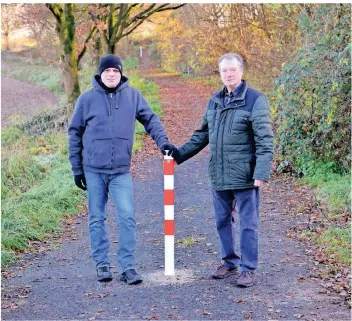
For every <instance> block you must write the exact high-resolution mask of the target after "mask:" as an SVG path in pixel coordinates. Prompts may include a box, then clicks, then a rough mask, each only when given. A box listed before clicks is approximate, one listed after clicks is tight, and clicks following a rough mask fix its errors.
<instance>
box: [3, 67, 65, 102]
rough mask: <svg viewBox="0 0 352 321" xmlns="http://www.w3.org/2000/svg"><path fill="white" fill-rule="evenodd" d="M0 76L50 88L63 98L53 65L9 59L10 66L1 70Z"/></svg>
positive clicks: (57, 72)
mask: <svg viewBox="0 0 352 321" xmlns="http://www.w3.org/2000/svg"><path fill="white" fill-rule="evenodd" d="M1 74H2V76H4V77H8V78H13V79H17V80H20V81H24V82H27V83H30V84H33V85H37V86H40V87H42V88H44V89H47V90H50V91H52V92H53V93H55V94H56V95H57V96H59V97H60V98H61V99H63V98H64V95H65V89H64V84H63V82H62V81H61V74H60V72H59V69H58V68H57V67H54V66H51V67H50V66H43V65H42V64H41V63H40V62H36V63H29V62H28V61H25V62H24V63H20V62H14V61H11V68H6V69H3V70H2V71H1Z"/></svg>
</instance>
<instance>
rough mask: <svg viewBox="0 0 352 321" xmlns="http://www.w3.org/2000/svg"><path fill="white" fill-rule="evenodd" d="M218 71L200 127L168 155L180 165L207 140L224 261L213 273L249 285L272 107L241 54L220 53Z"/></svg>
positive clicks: (269, 146)
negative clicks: (218, 86) (251, 82)
mask: <svg viewBox="0 0 352 321" xmlns="http://www.w3.org/2000/svg"><path fill="white" fill-rule="evenodd" d="M219 70H220V76H221V80H222V81H223V83H224V85H225V86H224V88H223V89H222V90H221V91H219V92H217V93H216V94H215V95H213V96H212V97H211V99H210V101H209V103H208V107H207V110H206V112H205V115H204V117H203V121H202V123H201V125H200V127H199V128H198V129H197V130H196V131H195V132H194V133H193V135H192V137H191V138H190V139H189V140H188V141H187V142H186V143H185V144H184V145H183V146H181V147H180V148H173V155H172V156H173V157H174V159H175V160H176V162H177V164H181V163H182V162H184V161H186V160H187V159H189V158H191V157H193V156H194V155H196V154H197V153H199V152H200V151H201V150H202V149H203V148H204V147H205V146H207V145H208V143H210V159H209V177H210V181H211V187H212V194H213V203H214V210H215V221H216V227H217V231H218V234H219V238H220V243H221V258H222V260H223V264H222V265H220V266H219V267H218V268H217V269H216V271H215V272H214V273H213V274H212V276H213V278H215V279H223V278H225V277H228V276H230V275H236V280H235V284H236V285H237V286H240V287H249V286H252V285H253V284H254V281H255V274H254V271H255V270H256V268H257V265H258V229H259V189H260V188H261V187H262V186H263V184H264V182H266V181H268V179H269V174H270V169H271V163H272V157H273V151H274V142H273V132H272V126H271V120H270V108H269V103H268V101H267V99H266V98H265V96H264V95H263V94H261V93H260V92H258V91H257V90H255V89H252V88H250V87H248V85H247V82H246V81H245V80H243V79H242V76H243V58H242V57H241V56H240V55H237V54H233V53H229V54H225V55H223V56H222V57H221V58H220V59H219ZM233 204H235V206H236V208H237V209H238V213H239V219H240V249H241V256H239V255H238V254H237V253H235V237H234V235H233V229H232V222H231V212H232V209H233V206H234V205H233ZM238 269H239V272H240V273H238V272H237V271H238Z"/></svg>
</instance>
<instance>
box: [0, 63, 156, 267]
mask: <svg viewBox="0 0 352 321" xmlns="http://www.w3.org/2000/svg"><path fill="white" fill-rule="evenodd" d="M130 64H131V65H132V66H133V62H132V63H130ZM38 69H40V68H32V67H30V68H21V71H22V72H28V73H30V72H34V71H36V70H38ZM12 72H13V74H12V75H11V76H13V75H16V77H19V79H21V80H27V79H29V78H30V77H29V75H27V76H28V78H24V76H23V77H22V76H21V73H20V72H18V73H17V74H16V72H15V68H12ZM51 72H52V73H55V71H51ZM56 73H57V74H59V73H58V71H57V70H56ZM92 74H93V73H91V72H90V71H89V70H88V71H82V73H81V75H80V76H81V79H83V80H82V82H84V81H85V82H86V83H87V84H88V83H89V84H90V81H91V77H92ZM126 74H127V75H128V77H129V78H130V81H131V84H132V85H133V86H135V87H137V88H138V90H139V91H141V93H142V94H143V95H144V97H145V98H146V100H147V101H148V102H149V103H150V106H151V108H152V109H153V110H154V112H155V113H157V114H159V115H160V114H161V112H162V110H161V105H160V100H159V88H158V87H157V86H156V85H155V84H153V83H151V82H148V81H146V80H145V79H143V78H141V77H140V76H139V75H138V73H136V72H129V71H128V69H127V70H126ZM11 76H10V75H8V77H11ZM13 78H15V77H13ZM53 78H54V77H53ZM30 79H32V80H33V79H34V80H33V83H35V82H36V81H38V83H37V84H38V85H40V86H43V87H45V85H44V84H43V83H45V81H44V82H41V81H40V77H37V78H30ZM57 79H59V78H57ZM88 79H89V80H88ZM89 86H90V85H89ZM46 88H48V87H46ZM53 88H55V87H53ZM48 89H49V88H48ZM1 132H2V147H3V148H2V162H1V172H2V175H1V198H2V206H1V214H2V220H1V233H2V240H1V241H2V243H1V250H2V255H1V264H2V265H6V264H10V263H12V262H14V261H15V254H16V252H18V251H23V250H24V249H26V248H28V246H29V241H33V240H39V241H40V240H44V239H45V238H46V237H47V235H49V234H50V233H53V232H55V231H57V230H58V228H59V227H60V224H61V222H62V220H63V219H64V218H65V215H66V214H67V213H69V214H76V213H77V212H78V211H79V206H80V205H82V203H84V200H85V193H84V192H83V191H81V190H80V189H78V188H77V187H76V186H75V185H74V182H73V179H72V173H71V169H70V164H69V162H68V143H67V135H66V133H51V134H50V133H49V134H46V135H35V136H26V135H25V131H24V130H23V129H21V128H20V127H17V126H11V127H7V128H4V129H2V131H1ZM144 134H145V131H144V127H143V126H142V125H140V124H139V123H138V122H137V123H136V131H135V141H134V145H133V150H134V151H135V150H137V149H139V148H141V147H142V137H143V135H144Z"/></svg>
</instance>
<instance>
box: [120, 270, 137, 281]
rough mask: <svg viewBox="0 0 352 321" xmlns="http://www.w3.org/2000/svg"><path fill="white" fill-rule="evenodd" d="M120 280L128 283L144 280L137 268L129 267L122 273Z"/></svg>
mask: <svg viewBox="0 0 352 321" xmlns="http://www.w3.org/2000/svg"><path fill="white" fill-rule="evenodd" d="M120 281H124V282H126V283H128V284H138V283H141V282H142V278H141V276H140V275H139V274H138V273H137V272H136V270H135V269H129V270H127V271H125V272H123V273H122V274H121V278H120Z"/></svg>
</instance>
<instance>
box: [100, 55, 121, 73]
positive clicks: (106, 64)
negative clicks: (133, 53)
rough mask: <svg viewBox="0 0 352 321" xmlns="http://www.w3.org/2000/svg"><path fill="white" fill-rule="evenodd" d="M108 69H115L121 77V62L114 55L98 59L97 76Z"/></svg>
mask: <svg viewBox="0 0 352 321" xmlns="http://www.w3.org/2000/svg"><path fill="white" fill-rule="evenodd" d="M108 68H116V69H118V70H119V72H120V74H121V76H122V62H121V60H120V58H119V57H117V56H115V55H107V56H103V57H101V58H100V61H99V75H101V73H102V72H103V71H104V70H105V69H108Z"/></svg>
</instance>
